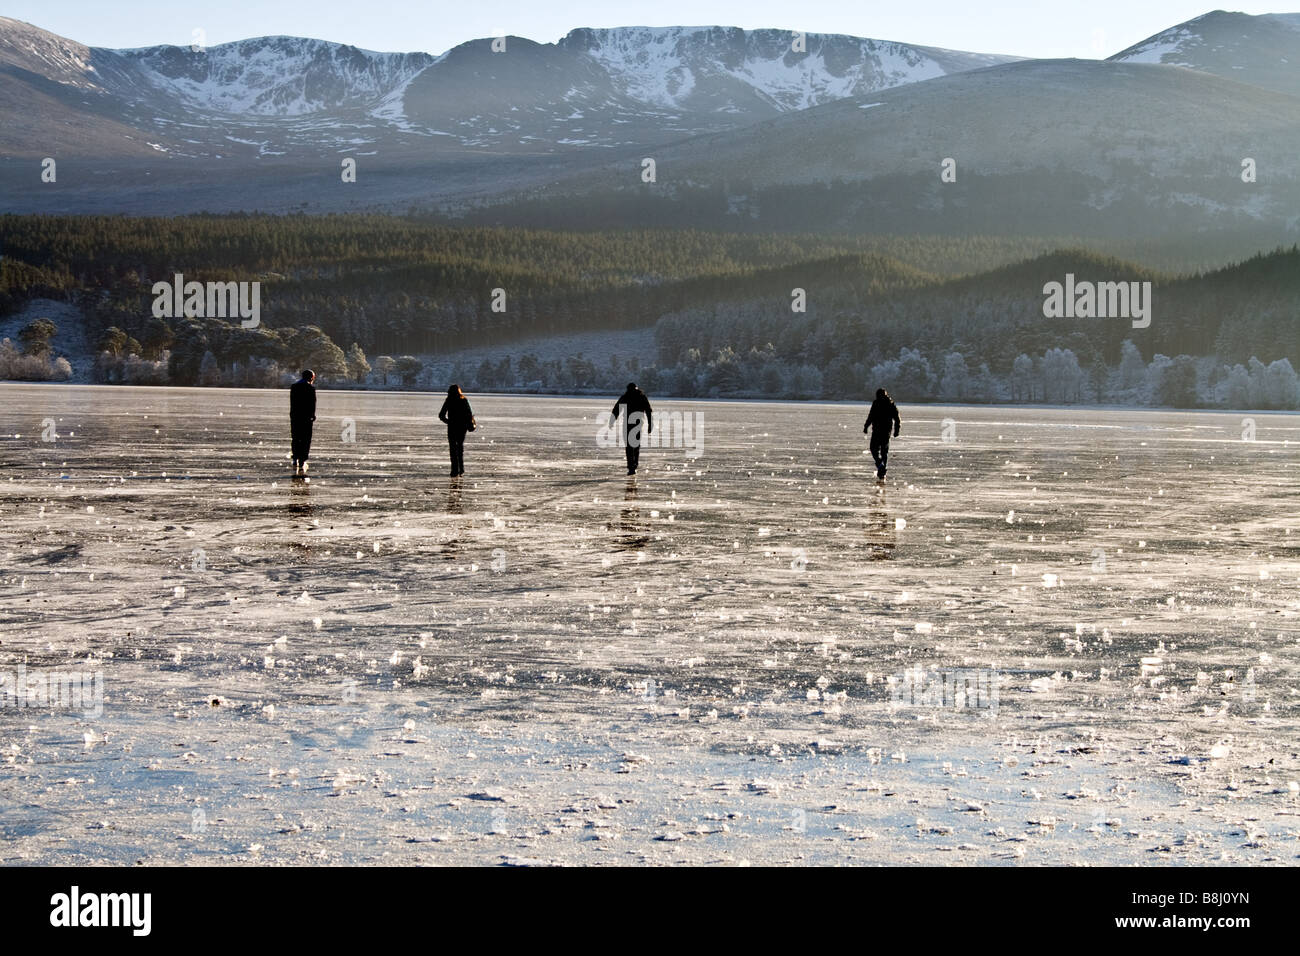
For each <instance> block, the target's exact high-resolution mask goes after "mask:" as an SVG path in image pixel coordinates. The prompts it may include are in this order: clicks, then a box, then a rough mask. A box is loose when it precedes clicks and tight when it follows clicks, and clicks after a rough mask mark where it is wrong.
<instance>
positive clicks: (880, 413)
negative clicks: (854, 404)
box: [862, 388, 901, 481]
mask: <svg viewBox="0 0 1300 956" xmlns="http://www.w3.org/2000/svg"><path fill="white" fill-rule="evenodd" d="M900 424H901V423H900V421H899V419H898V406H897V405H895V404H894V400H893V399H892V398H890V397H889V393H888V392H886V391H885V390H884V389H883V388H878V389H876V400H875V401H874V402H872V403H871V411H869V412H867V422H866V424H865V425H863V426H862V433H863V434H864V435H865V434H866V433H867V432H868V431H870V432H871V457H872V458H873V459H874V460H875V462H876V480H877V481H884V480H885V464H886V463H887V462H888V461H889V432H890V429H891V428H892V429H893V432H894V437H895V438H897V437H898V427H899V425H900Z"/></svg>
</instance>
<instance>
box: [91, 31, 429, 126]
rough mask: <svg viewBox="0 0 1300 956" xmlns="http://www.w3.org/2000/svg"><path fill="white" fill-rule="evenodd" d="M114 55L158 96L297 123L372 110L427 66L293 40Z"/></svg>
mask: <svg viewBox="0 0 1300 956" xmlns="http://www.w3.org/2000/svg"><path fill="white" fill-rule="evenodd" d="M96 52H98V53H100V54H101V55H102V56H105V57H110V56H113V55H114V52H116V55H117V56H119V57H120V58H121V59H122V60H123V61H124V65H125V66H127V67H134V68H135V69H136V70H137V71H138V75H139V76H140V78H141V79H142V80H143V81H144V82H146V83H148V84H150V85H151V86H152V87H154V88H155V89H156V90H157V91H158V92H159V93H160V94H162V95H164V96H168V97H172V98H175V99H176V100H177V101H179V102H181V103H184V104H185V105H186V106H188V107H191V108H193V109H198V110H205V111H210V112H215V113H235V114H247V115H251V116H302V115H304V114H308V113H319V112H324V111H328V110H335V109H342V108H347V107H355V106H373V105H375V104H377V103H378V102H380V101H381V100H383V99H384V97H386V96H387V95H389V94H390V93H392V92H393V91H394V90H395V89H398V88H400V87H401V86H402V85H404V84H405V83H406V82H407V81H408V80H410V79H411V78H412V77H414V76H415V75H416V74H417V73H419V72H420V71H421V70H423V69H424V68H425V67H426V66H428V65H429V64H430V63H432V62H433V60H434V58H433V57H431V56H429V55H428V54H425V53H374V52H372V51H370V50H360V49H358V48H357V47H354V46H346V45H343V44H340V43H327V42H326V41H324V40H307V39H302V38H300V37H286V36H274V37H258V38H257V39H254V40H240V41H239V42H237V43H224V44H222V45H220V46H214V47H211V48H210V49H199V50H193V49H191V48H189V47H176V46H154V47H145V48H143V49H137V50H121V51H96Z"/></svg>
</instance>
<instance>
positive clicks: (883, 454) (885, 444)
mask: <svg viewBox="0 0 1300 956" xmlns="http://www.w3.org/2000/svg"><path fill="white" fill-rule="evenodd" d="M888 468H889V436H888V435H886V436H885V440H884V441H882V442H881V443H880V477H881V478H884V477H885V472H886V470H888Z"/></svg>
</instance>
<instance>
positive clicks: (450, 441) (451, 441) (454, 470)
mask: <svg viewBox="0 0 1300 956" xmlns="http://www.w3.org/2000/svg"><path fill="white" fill-rule="evenodd" d="M447 453H448V457H449V458H450V459H451V477H453V478H455V477H456V476H457V475H458V474H460V470H459V468H460V466H459V464H458V463H457V461H456V433H455V432H454V431H452V430H451V429H450V428H449V429H447Z"/></svg>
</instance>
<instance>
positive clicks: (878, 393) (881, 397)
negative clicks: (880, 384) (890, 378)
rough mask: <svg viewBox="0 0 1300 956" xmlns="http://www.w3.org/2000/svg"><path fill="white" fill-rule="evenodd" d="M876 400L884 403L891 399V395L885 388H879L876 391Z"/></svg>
mask: <svg viewBox="0 0 1300 956" xmlns="http://www.w3.org/2000/svg"><path fill="white" fill-rule="evenodd" d="M876 398H877V399H879V400H881V401H884V400H885V399H887V398H889V393H888V392H887V391H885V390H884V389H883V388H878V389H876Z"/></svg>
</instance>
